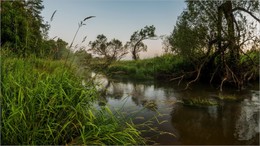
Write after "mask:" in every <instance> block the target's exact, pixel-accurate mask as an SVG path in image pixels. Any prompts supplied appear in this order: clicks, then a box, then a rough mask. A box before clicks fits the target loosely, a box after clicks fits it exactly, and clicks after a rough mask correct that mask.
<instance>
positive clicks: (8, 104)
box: [1, 55, 145, 145]
mask: <svg viewBox="0 0 260 146" xmlns="http://www.w3.org/2000/svg"><path fill="white" fill-rule="evenodd" d="M75 70H76V68H75V67H74V66H73V65H72V66H71V65H70V64H69V63H68V62H67V64H66V65H65V61H63V60H59V61H52V60H46V59H39V58H33V57H32V58H26V59H22V58H10V57H5V56H4V55H2V56H1V108H2V112H1V117H2V118H1V144H3V145H7V144H12V145H13V144H15V145H16V144H17V145H18V144H19V145H20V144H22V145H23V144H26V145H28V144H32V145H35V144H36V145H38V144H40V145H60V144H91V145H92V144H102V145H103V144H106V145H113V144H118V145H123V144H144V143H145V140H144V139H143V138H142V137H141V136H140V131H138V130H137V129H136V128H135V125H134V124H132V123H131V121H130V120H129V121H126V120H124V118H123V116H122V115H120V116H119V117H121V118H118V116H117V115H114V114H112V112H111V111H110V109H109V108H107V107H104V108H101V109H100V110H97V109H96V108H94V107H93V104H94V103H95V101H96V100H97V98H98V97H99V93H98V92H97V90H96V89H95V86H94V84H93V83H92V82H91V81H88V82H85V85H84V86H83V85H82V83H81V82H82V80H81V78H79V77H78V76H77V75H76V74H75Z"/></svg>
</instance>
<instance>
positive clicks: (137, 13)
mask: <svg viewBox="0 0 260 146" xmlns="http://www.w3.org/2000/svg"><path fill="white" fill-rule="evenodd" d="M43 5H44V7H45V8H44V9H43V11H42V16H43V18H44V21H45V22H46V21H48V22H49V23H50V25H51V28H50V30H49V38H53V37H55V36H57V38H61V39H63V40H64V41H66V42H68V43H69V44H70V43H71V42H72V39H73V36H74V34H75V33H76V30H77V28H78V23H79V22H80V21H82V20H83V19H84V18H86V17H88V16H96V17H95V18H91V19H88V20H86V21H85V23H86V25H85V26H83V27H82V28H80V30H79V33H78V35H77V36H76V40H75V42H74V45H76V44H78V47H80V46H85V47H86V48H87V49H88V48H89V46H88V43H89V42H90V41H95V40H96V37H97V35H99V34H104V35H105V36H106V37H107V38H108V41H110V40H112V39H113V38H115V39H119V40H120V41H122V43H123V44H125V43H126V42H127V41H129V40H130V36H131V35H132V34H133V33H134V32H135V31H137V30H141V29H142V28H144V27H145V26H146V25H148V26H150V25H154V26H155V28H156V30H155V34H156V35H157V36H161V35H169V34H170V33H171V32H172V30H173V28H174V25H175V24H176V20H177V18H178V16H179V15H180V14H181V13H182V11H183V10H184V9H185V7H186V4H185V3H184V0H43ZM55 10H57V12H56V13H55V15H54V19H53V21H50V18H51V16H52V14H53V12H54V11H55ZM85 36H87V38H86V40H85V42H83V43H81V42H82V40H83V38H84V37H85ZM57 38H56V39H57ZM144 43H145V44H146V45H147V47H148V49H147V52H144V53H140V58H150V57H154V56H159V55H160V54H162V52H163V51H162V40H160V39H159V40H146V41H144ZM125 59H127V60H128V59H131V54H130V53H129V54H128V55H127V56H126V57H125Z"/></svg>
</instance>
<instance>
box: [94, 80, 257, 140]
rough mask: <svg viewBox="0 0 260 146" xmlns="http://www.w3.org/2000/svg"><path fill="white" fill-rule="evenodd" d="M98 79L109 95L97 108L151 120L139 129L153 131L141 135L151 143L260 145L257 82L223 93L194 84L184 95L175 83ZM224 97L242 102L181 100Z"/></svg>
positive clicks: (138, 119) (138, 118) (142, 119)
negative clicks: (210, 103) (202, 104)
mask: <svg viewBox="0 0 260 146" xmlns="http://www.w3.org/2000/svg"><path fill="white" fill-rule="evenodd" d="M97 79H98V80H97V81H96V82H97V83H99V84H100V86H101V87H103V88H104V87H105V88H106V91H107V92H106V94H104V96H103V98H102V99H101V100H100V102H99V105H109V106H110V107H111V108H113V109H120V110H121V111H123V112H125V113H126V114H128V115H133V114H134V115H135V118H134V119H133V122H134V123H136V124H141V123H143V122H145V121H147V120H149V119H151V120H150V121H151V123H150V124H151V125H150V128H148V127H142V128H140V129H144V130H146V131H149V132H146V133H144V135H143V136H144V137H147V138H150V139H151V140H152V141H154V142H150V143H149V144H167V145H175V144H176V145H191V144H197V145H200V144H211V145H216V144H217V145H220V144H226V145H259V110H260V100H259V83H257V84H254V85H252V86H251V87H250V89H247V90H244V91H242V92H239V91H236V90H235V89H228V90H227V89H226V90H227V91H224V92H223V93H220V92H219V91H218V90H217V89H215V88H213V87H210V86H208V85H193V86H192V90H188V91H182V90H180V89H181V88H182V87H179V86H177V84H175V83H165V82H160V83H156V82H138V81H133V80H131V81H130V80H115V79H107V78H105V77H104V76H98V77H97ZM221 94H222V95H225V96H235V97H237V98H239V99H241V100H240V101H236V102H234V101H232V102H231V101H229V102H228V101H226V102H223V103H222V106H210V107H205V108H194V107H189V106H184V105H183V104H181V103H180V102H178V101H181V100H182V99H186V98H207V99H209V98H210V99H212V100H214V97H216V96H220V95H221ZM158 113H159V114H158ZM154 116H156V117H157V119H155V118H154ZM163 132H164V134H163ZM166 132H169V133H172V134H174V135H175V136H172V134H168V133H166ZM160 133H161V134H160Z"/></svg>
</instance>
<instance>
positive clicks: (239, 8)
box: [232, 7, 260, 22]
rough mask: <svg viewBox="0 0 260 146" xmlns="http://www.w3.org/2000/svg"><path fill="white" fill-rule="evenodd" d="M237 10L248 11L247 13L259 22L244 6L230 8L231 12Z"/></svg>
mask: <svg viewBox="0 0 260 146" xmlns="http://www.w3.org/2000/svg"><path fill="white" fill-rule="evenodd" d="M237 10H240V11H244V12H246V13H248V14H249V15H251V16H252V17H253V18H254V19H255V20H256V21H258V22H260V19H259V18H257V17H256V16H255V15H254V14H253V13H251V12H249V11H248V10H246V9H245V8H241V7H236V8H234V9H232V12H234V11H237Z"/></svg>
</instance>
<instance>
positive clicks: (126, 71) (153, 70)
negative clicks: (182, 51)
mask: <svg viewBox="0 0 260 146" xmlns="http://www.w3.org/2000/svg"><path fill="white" fill-rule="evenodd" d="M190 68H192V65H191V62H189V61H188V60H185V59H184V58H182V57H180V56H176V55H171V54H167V55H163V56H161V57H155V58H151V59H143V60H137V61H120V62H115V63H113V64H111V65H110V66H109V67H108V71H107V72H108V73H109V74H111V75H113V76H121V77H123V76H125V77H133V78H136V79H170V78H171V77H172V74H180V73H182V72H184V71H186V70H188V69H190Z"/></svg>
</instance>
